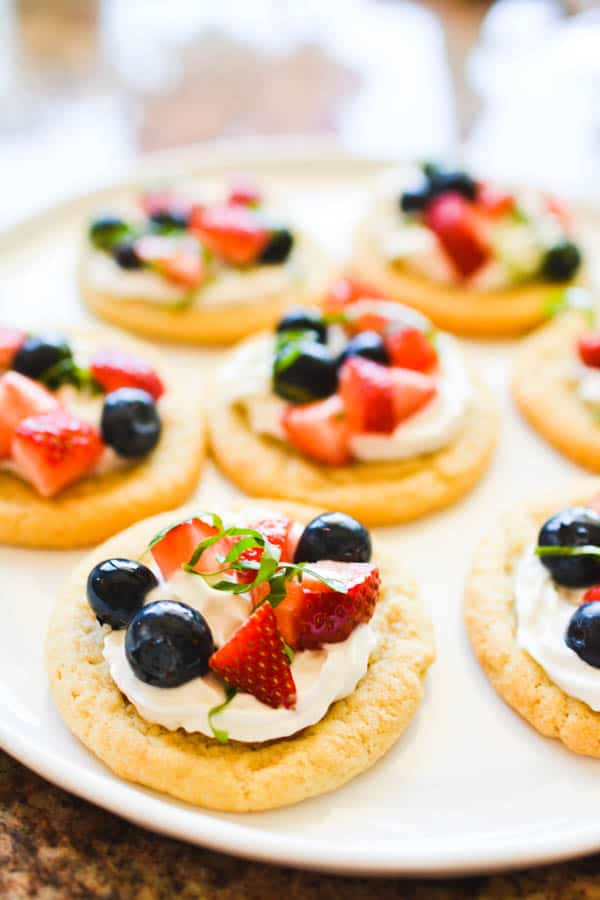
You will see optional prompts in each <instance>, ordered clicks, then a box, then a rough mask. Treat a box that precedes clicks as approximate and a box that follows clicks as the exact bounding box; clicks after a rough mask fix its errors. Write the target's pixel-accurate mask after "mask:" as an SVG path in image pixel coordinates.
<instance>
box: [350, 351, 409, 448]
mask: <svg viewBox="0 0 600 900" xmlns="http://www.w3.org/2000/svg"><path fill="white" fill-rule="evenodd" d="M339 391H340V396H341V398H342V402H343V404H344V408H345V410H346V416H347V418H348V425H349V427H350V431H352V432H355V433H360V432H365V431H374V432H379V433H382V434H390V433H391V432H392V431H393V430H394V428H395V427H396V417H395V414H394V382H393V379H392V375H391V369H388V368H387V367H386V366H382V365H380V364H379V363H376V362H373V361H372V360H370V359H365V358H364V357H362V356H351V357H350V358H349V359H347V360H346V362H345V363H344V365H343V366H342V369H341V371H340V377H339Z"/></svg>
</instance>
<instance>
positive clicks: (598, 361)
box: [577, 331, 600, 367]
mask: <svg viewBox="0 0 600 900" xmlns="http://www.w3.org/2000/svg"><path fill="white" fill-rule="evenodd" d="M577 351H578V353H579V358H580V359H581V361H582V363H584V364H585V365H586V366H594V367H598V366H600V331H586V332H585V333H584V334H582V335H581V337H580V338H579V340H578V342H577Z"/></svg>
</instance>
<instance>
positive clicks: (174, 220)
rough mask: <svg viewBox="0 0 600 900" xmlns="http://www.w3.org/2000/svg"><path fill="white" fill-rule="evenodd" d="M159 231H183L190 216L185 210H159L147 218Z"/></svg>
mask: <svg viewBox="0 0 600 900" xmlns="http://www.w3.org/2000/svg"><path fill="white" fill-rule="evenodd" d="M148 219H149V221H150V222H151V223H152V225H156V226H157V230H159V231H163V230H164V231H174V230H184V229H186V228H187V227H188V223H189V220H190V214H189V211H188V210H185V209H161V210H159V211H157V212H154V213H151V214H150V215H149V216H148Z"/></svg>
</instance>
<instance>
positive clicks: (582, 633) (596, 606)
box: [565, 600, 600, 669]
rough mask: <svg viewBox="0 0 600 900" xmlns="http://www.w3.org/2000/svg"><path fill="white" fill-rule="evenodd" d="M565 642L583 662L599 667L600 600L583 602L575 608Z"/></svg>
mask: <svg viewBox="0 0 600 900" xmlns="http://www.w3.org/2000/svg"><path fill="white" fill-rule="evenodd" d="M565 643H566V645H567V647H570V649H571V650H574V651H575V653H576V654H577V656H579V657H580V658H581V659H582V660H583V661H584V662H586V663H589V665H590V666H594V668H595V669H600V601H598V600H594V601H592V602H591V603H584V604H583V606H579V607H578V608H577V609H576V610H575V612H574V613H573V615H572V616H571V619H570V620H569V624H568V626H567V633H566V634H565Z"/></svg>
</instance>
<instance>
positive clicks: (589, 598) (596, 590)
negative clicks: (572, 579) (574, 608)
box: [581, 584, 600, 603]
mask: <svg viewBox="0 0 600 900" xmlns="http://www.w3.org/2000/svg"><path fill="white" fill-rule="evenodd" d="M595 600H600V584H595V585H594V586H593V587H591V588H588V589H587V591H586V592H585V594H584V595H583V599H582V601H581V602H582V603H593V602H594V601H595Z"/></svg>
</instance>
